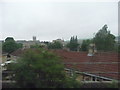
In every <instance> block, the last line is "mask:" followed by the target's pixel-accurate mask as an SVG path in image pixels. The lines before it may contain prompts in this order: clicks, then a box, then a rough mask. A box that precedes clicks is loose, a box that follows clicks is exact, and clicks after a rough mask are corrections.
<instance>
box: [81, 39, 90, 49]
mask: <svg viewBox="0 0 120 90" xmlns="http://www.w3.org/2000/svg"><path fill="white" fill-rule="evenodd" d="M90 43H92V40H90V39H87V40H83V42H82V45H81V51H88V47H89V45H90Z"/></svg>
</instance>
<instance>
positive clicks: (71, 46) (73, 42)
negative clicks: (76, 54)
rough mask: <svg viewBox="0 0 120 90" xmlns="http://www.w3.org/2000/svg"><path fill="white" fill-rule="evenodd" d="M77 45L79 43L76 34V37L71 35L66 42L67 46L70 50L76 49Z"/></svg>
mask: <svg viewBox="0 0 120 90" xmlns="http://www.w3.org/2000/svg"><path fill="white" fill-rule="evenodd" d="M78 46H79V44H78V40H77V36H76V38H74V36H73V37H71V39H70V42H69V43H68V44H67V47H68V48H69V49H70V50H71V51H77V49H78Z"/></svg>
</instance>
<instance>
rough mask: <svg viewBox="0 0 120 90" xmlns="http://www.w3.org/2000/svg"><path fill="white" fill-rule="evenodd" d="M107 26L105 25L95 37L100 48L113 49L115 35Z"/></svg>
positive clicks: (104, 49) (95, 41)
mask: <svg viewBox="0 0 120 90" xmlns="http://www.w3.org/2000/svg"><path fill="white" fill-rule="evenodd" d="M107 28H108V27H107V25H104V26H103V27H102V29H100V30H99V31H98V32H97V33H96V35H95V37H94V39H93V41H94V43H95V45H96V47H97V49H98V50H103V51H111V50H113V49H114V44H115V36H114V35H113V34H111V33H110V31H108V30H107Z"/></svg>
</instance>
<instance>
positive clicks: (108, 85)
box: [107, 80, 119, 88]
mask: <svg viewBox="0 0 120 90" xmlns="http://www.w3.org/2000/svg"><path fill="white" fill-rule="evenodd" d="M118 84H119V83H118V82H117V81H115V80H113V81H112V83H109V84H107V88H119V85H118Z"/></svg>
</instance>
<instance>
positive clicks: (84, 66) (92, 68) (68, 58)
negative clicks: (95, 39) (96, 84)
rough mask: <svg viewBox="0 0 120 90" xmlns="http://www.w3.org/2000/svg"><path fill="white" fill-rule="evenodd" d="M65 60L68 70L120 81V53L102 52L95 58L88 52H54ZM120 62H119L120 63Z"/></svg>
mask: <svg viewBox="0 0 120 90" xmlns="http://www.w3.org/2000/svg"><path fill="white" fill-rule="evenodd" d="M53 52H55V53H57V54H58V55H59V56H61V57H62V58H63V61H64V63H65V66H66V67H67V68H74V69H76V70H79V71H81V72H87V73H90V74H95V75H98V76H103V77H107V78H111V79H119V76H120V75H119V74H118V72H119V71H118V63H120V59H118V58H119V57H118V53H114V52H100V53H97V54H95V55H94V56H87V54H88V53H87V52H71V51H65V50H53ZM118 60H119V61H118Z"/></svg>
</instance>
